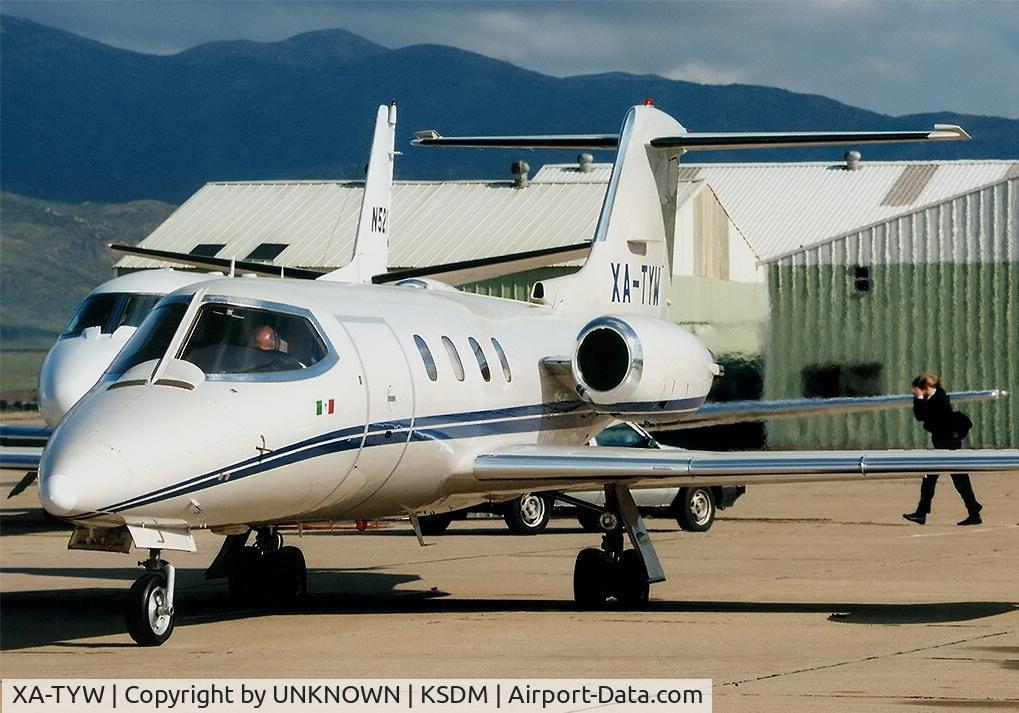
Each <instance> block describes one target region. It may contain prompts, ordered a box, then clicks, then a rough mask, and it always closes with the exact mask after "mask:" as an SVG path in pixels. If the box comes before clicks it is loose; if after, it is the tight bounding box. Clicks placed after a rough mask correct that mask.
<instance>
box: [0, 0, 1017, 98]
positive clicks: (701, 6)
mask: <svg viewBox="0 0 1019 713" xmlns="http://www.w3.org/2000/svg"><path fill="white" fill-rule="evenodd" d="M0 9H2V11H3V12H4V13H7V14H11V15H16V16H19V17H25V18H28V19H31V20H35V21H36V22H40V23H42V24H45V25H49V26H51V27H57V28H60V29H63V30H67V31H70V32H74V33H76V34H80V35H84V36H86V37H90V38H92V39H95V40H99V41H100V42H104V43H106V44H110V45H114V46H116V47H122V48H125V49H131V50H136V51H139V52H148V53H156V54H171V53H175V52H179V51H181V50H184V49H187V48H189V47H193V46H195V45H199V44H202V43H205V42H211V41H215V40H234V39H249V40H256V41H266V42H271V41H276V40H281V39H285V38H286V37H290V36H292V35H295V34H299V33H301V32H307V31H310V30H320V29H328V28H343V29H346V30H349V31H351V32H354V33H356V34H359V35H361V36H363V37H365V38H366V39H369V40H371V41H373V42H376V43H378V44H380V45H383V46H386V47H391V48H397V47H403V46H406V45H412V44H421V43H429V44H443V45H452V46H455V47H460V48H462V49H466V50H471V51H473V52H478V53H480V54H484V55H487V56H489V57H494V58H496V59H502V60H505V61H507V62H511V63H513V64H515V65H518V66H520V67H525V68H527V69H532V70H536V71H539V72H542V73H545V74H551V75H554V76H568V75H576V74H591V73H598V72H610V71H624V72H631V73H635V74H658V75H662V76H665V77H669V78H672V79H683V80H687V81H693V82H700V83H704V84H731V83H744V84H764V85H768V86H774V87H781V88H783V89H789V90H792V91H796V92H806V93H811V94H823V95H825V96H828V97H832V98H834V99H838V100H840V101H843V102H846V103H848V104H851V105H854V106H859V107H862V108H865V109H871V110H874V111H879V112H882V113H886V114H893V115H901V114H913V113H920V112H935V111H956V112H960V113H966V114H991V115H996V116H1006V117H1010V118H1019V2H1016V1H1014V0H1002V1H1000V2H999V1H997V0H971V1H969V2H945V1H941V2H932V1H927V2H913V1H906V0H901V1H894V2H876V1H873V0H857V1H854V2H846V1H836V0H818V1H813V0H811V1H808V0H801V1H798V2H784V1H783V2H779V1H773V0H749V1H741V2H736V1H727V2H726V1H714V2H625V1H617V2H582V1H576V2H563V1H559V2H513V3H507V2H496V1H494V0H493V1H491V2H412V1H406V2H393V1H390V2H383V1H377V2H367V3H365V2H327V1H324V0H323V1H319V2H304V1H301V0H289V1H288V0H279V1H272V2H270V1H266V2H243V1H239V0H238V1H232V2H201V1H193V2H190V1H189V2H185V1H183V0H163V1H162V2H152V1H133V2H104V1H99V0H93V1H90V2H40V1H35V2H25V1H23V0H4V2H3V3H2V5H0Z"/></svg>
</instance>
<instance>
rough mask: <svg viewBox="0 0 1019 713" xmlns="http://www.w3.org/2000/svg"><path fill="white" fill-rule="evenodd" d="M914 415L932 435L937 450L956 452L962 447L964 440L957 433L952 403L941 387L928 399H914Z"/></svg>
mask: <svg viewBox="0 0 1019 713" xmlns="http://www.w3.org/2000/svg"><path fill="white" fill-rule="evenodd" d="M913 415H914V416H915V417H916V420H917V421H923V427H924V430H925V431H927V432H928V433H930V434H931V443H932V444H933V445H934V447H935V448H947V449H949V450H955V449H957V448H960V447H961V446H962V439H961V438H959V434H957V433H956V432H955V425H954V421H955V420H954V419H953V418H952V402H951V401H950V400H949V398H948V394H946V393H945V390H944V389H942V388H941V387H938V388H937V389H935V390H934V393H933V394H931V396H930V398H928V399H913Z"/></svg>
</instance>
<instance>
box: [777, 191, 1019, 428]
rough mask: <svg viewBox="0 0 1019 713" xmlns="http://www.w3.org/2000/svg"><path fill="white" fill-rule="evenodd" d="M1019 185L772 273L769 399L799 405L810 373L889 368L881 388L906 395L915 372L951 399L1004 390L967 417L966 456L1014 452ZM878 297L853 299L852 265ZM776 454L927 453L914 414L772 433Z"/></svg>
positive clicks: (797, 259)
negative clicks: (939, 382)
mask: <svg viewBox="0 0 1019 713" xmlns="http://www.w3.org/2000/svg"><path fill="white" fill-rule="evenodd" d="M1016 184H1017V181H1016V180H1010V181H1002V182H999V183H997V184H995V185H992V186H987V187H984V188H981V189H979V190H976V191H974V192H972V193H971V194H968V195H964V196H959V197H956V198H954V199H952V200H948V201H945V202H943V203H940V204H936V205H932V206H928V207H926V208H924V209H922V210H920V211H917V212H915V213H914V214H912V215H909V216H903V217H900V218H896V219H894V220H892V221H889V222H887V223H885V224H879V225H874V226H870V227H868V228H866V229H864V230H861V231H859V232H856V233H852V234H850V235H846V236H844V237H843V238H842V239H840V240H838V241H836V242H834V243H832V244H830V245H820V246H815V247H814V248H811V249H809V250H805V251H802V252H801V253H798V254H794V255H791V256H789V257H788V258H785V259H783V260H781V261H779V262H777V263H773V264H772V265H770V266H769V269H768V282H769V295H770V298H771V300H770V309H771V335H772V338H771V340H770V342H769V344H768V347H767V358H766V359H765V393H766V396H767V397H768V398H781V397H789V396H799V395H802V369H803V368H804V367H806V366H808V365H811V364H823V363H837V364H856V363H864V362H868V361H878V362H880V363H881V364H882V365H883V379H884V387H885V388H886V389H887V390H888V391H890V392H905V391H906V389H907V388H908V385H909V383H910V380H911V379H912V378H913V376H915V375H916V374H917V373H919V372H921V371H924V370H932V371H935V372H937V373H939V374H941V375H942V377H943V379H944V381H945V383H946V385H947V386H948V387H949V389H969V388H991V387H997V388H1004V389H1006V390H1008V391H1009V392H1011V394H1012V396H1010V397H1009V398H1008V399H1007V400H1005V401H1004V402H997V403H986V404H974V405H971V406H967V407H966V409H965V410H966V412H967V413H969V414H970V416H971V417H972V418H973V421H974V424H975V426H974V430H973V433H972V435H971V439H970V441H969V442H968V445H970V446H974V447H975V446H985V447H987V446H994V447H1016V446H1017V445H1019V408H1017V407H1016V395H1017V394H1019V359H1017V358H1016V353H1017V351H1019V261H1017V260H1016V259H1015V256H1016V252H1017V244H1019V234H1017V231H1016V220H1015V215H1016V212H1017V209H1016V190H1017V188H1016ZM868 249H869V250H870V251H871V256H872V257H874V258H876V259H875V260H874V261H872V262H871V263H870V265H869V266H870V269H871V282H872V291H871V292H870V293H869V294H867V295H856V294H854V292H853V289H852V267H853V265H854V264H855V262H854V258H856V257H858V256H859V255H860V254H861V252H860V251H863V252H862V254H866V252H867V250H868ZM768 437H769V443H770V444H771V445H772V446H776V447H807V446H809V447H825V448H844V447H861V448H868V447H886V446H896V447H900V446H908V447H924V446H927V445H929V439H928V437H927V434H926V433H925V432H924V431H923V430H922V428H921V427H920V426H919V424H917V423H916V422H915V421H914V420H913V418H912V414H910V413H888V414H859V415H853V416H843V417H832V418H830V419H813V420H805V421H804V422H802V423H799V422H796V423H793V422H789V423H782V422H776V423H773V424H771V425H769V427H768Z"/></svg>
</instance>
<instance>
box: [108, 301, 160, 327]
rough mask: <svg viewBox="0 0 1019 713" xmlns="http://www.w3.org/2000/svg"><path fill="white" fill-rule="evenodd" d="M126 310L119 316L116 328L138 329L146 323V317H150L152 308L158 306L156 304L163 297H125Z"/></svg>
mask: <svg viewBox="0 0 1019 713" xmlns="http://www.w3.org/2000/svg"><path fill="white" fill-rule="evenodd" d="M125 297H126V299H125V300H124V309H123V311H122V312H121V313H120V314H119V315H117V320H116V326H115V327H114V331H116V328H117V327H137V326H138V325H140V324H141V323H142V322H144V321H145V317H147V316H148V314H149V312H151V311H152V308H153V307H155V306H156V302H159V300H160V299H161V298H162V295H125Z"/></svg>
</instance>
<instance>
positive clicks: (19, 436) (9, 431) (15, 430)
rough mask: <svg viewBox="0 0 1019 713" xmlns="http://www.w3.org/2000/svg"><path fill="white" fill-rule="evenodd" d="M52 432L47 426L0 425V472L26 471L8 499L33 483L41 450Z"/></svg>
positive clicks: (36, 474)
mask: <svg viewBox="0 0 1019 713" xmlns="http://www.w3.org/2000/svg"><path fill="white" fill-rule="evenodd" d="M52 432H53V429H51V428H49V427H48V426H29V425H24V426H21V425H18V426H12V425H4V424H0V470H23V471H28V472H27V473H26V474H25V477H24V478H22V479H21V480H20V481H19V482H18V484H17V485H15V486H14V488H13V489H12V490H11V492H10V493H8V495H7V497H8V498H13V497H14V496H15V495H18V494H19V493H21V492H22V491H23V490H25V488H27V487H28V486H29V485H31V484H32V483H33V482H35V479H36V477H37V476H38V471H39V460H40V459H41V458H42V449H43V448H44V447H45V446H46V442H47V441H48V440H49V438H50V434H51V433H52Z"/></svg>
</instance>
